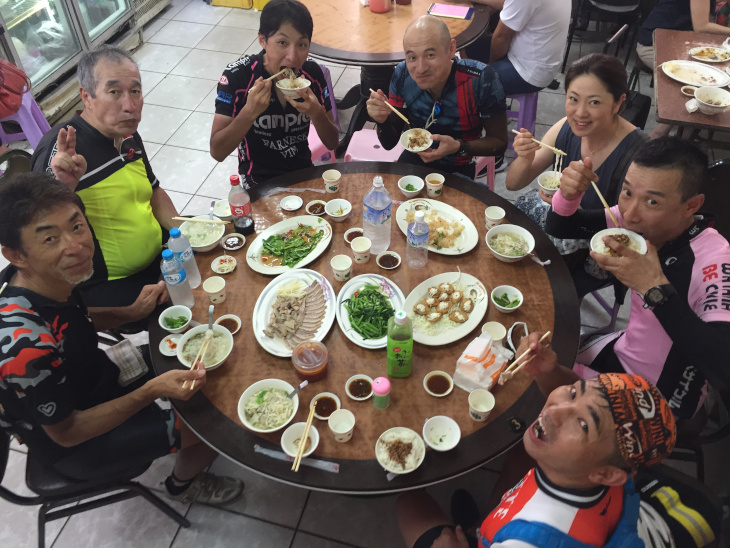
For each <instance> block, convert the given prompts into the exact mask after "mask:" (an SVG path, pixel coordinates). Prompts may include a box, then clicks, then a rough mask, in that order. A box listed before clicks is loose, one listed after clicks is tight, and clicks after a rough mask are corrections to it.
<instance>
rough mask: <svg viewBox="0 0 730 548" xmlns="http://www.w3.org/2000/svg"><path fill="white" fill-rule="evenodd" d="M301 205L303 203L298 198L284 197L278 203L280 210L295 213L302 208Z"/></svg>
mask: <svg viewBox="0 0 730 548" xmlns="http://www.w3.org/2000/svg"><path fill="white" fill-rule="evenodd" d="M303 203H304V202H303V201H302V199H301V198H300V197H299V196H284V197H283V198H282V199H281V201H280V202H279V205H280V206H281V209H285V210H287V211H296V210H297V209H299V208H300V207H302V204H303Z"/></svg>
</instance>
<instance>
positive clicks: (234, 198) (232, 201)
mask: <svg viewBox="0 0 730 548" xmlns="http://www.w3.org/2000/svg"><path fill="white" fill-rule="evenodd" d="M229 180H230V181H231V191H230V192H229V193H228V204H229V205H230V207H231V215H233V226H235V227H236V232H238V233H239V234H243V235H244V236H247V235H248V234H253V231H254V226H253V218H252V217H251V197H250V196H249V195H248V192H246V189H245V188H243V186H241V178H240V176H239V175H238V174H237V173H234V174H233V175H231V176H230V178H229Z"/></svg>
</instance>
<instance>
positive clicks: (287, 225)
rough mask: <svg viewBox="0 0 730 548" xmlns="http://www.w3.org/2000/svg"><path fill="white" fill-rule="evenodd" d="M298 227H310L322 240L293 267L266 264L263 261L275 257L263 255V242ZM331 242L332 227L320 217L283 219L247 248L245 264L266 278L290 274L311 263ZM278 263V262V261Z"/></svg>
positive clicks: (306, 216) (308, 216)
mask: <svg viewBox="0 0 730 548" xmlns="http://www.w3.org/2000/svg"><path fill="white" fill-rule="evenodd" d="M299 225H306V226H310V227H312V228H313V229H314V230H318V231H321V232H322V233H323V234H322V239H321V240H320V241H319V242H318V243H317V245H316V246H315V248H314V249H313V250H312V251H310V252H309V254H308V255H307V256H306V257H304V258H303V259H301V260H300V261H299V262H298V263H297V264H295V265H294V266H293V267H290V266H284V265H282V264H276V262H277V261H275V260H273V261H272V262H273V263H274V264H273V266H271V265H270V264H267V263H266V262H265V261H264V260H265V259H275V257H269V256H266V255H264V254H263V248H264V240H266V239H267V238H270V237H271V236H274V235H276V234H285V233H287V232H289V231H290V230H294V229H295V228H297V227H298V226H299ZM331 240H332V225H330V224H329V222H327V220H326V219H323V218H322V217H315V216H314V215H300V216H299V217H292V218H291V219H285V220H284V221H281V222H279V223H276V224H275V225H273V226H270V227H269V228H267V229H266V230H264V231H263V232H262V233H261V234H259V235H258V236H257V237H256V239H255V240H254V241H253V242H252V243H251V245H250V246H249V247H248V253H246V262H247V263H248V266H250V267H251V269H252V270H254V271H256V272H258V273H259V274H266V275H267V276H276V275H278V274H283V273H284V272H290V271H292V270H294V269H295V268H302V267H303V266H307V265H308V264H309V263H311V262H313V261H314V260H315V259H316V258H317V257H319V256H320V255H321V254H322V253H324V250H325V249H327V246H329V245H330V241H331ZM278 262H279V263H280V261H278Z"/></svg>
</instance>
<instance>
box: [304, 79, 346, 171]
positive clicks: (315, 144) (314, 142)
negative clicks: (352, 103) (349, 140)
mask: <svg viewBox="0 0 730 548" xmlns="http://www.w3.org/2000/svg"><path fill="white" fill-rule="evenodd" d="M319 68H321V69H322V73H323V74H324V79H325V80H326V81H327V90H328V91H329V94H330V104H331V105H332V117H333V118H334V120H335V125H336V126H337V129H338V130H341V128H340V118H339V116H338V115H337V103H336V101H335V91H334V88H333V87H332V75H331V74H330V69H328V68H327V67H326V66H325V65H319ZM307 142H308V143H309V150H310V151H311V152H312V161H313V162H316V161H317V160H330V161H331V162H334V161H335V152H334V151H333V150H329V149H328V148H327V147H326V146H325V145H324V143H323V142H322V140H321V139H320V138H319V135H318V134H317V130H316V129H314V125H313V124H310V126H309V137H308V138H307ZM325 156H326V158H325Z"/></svg>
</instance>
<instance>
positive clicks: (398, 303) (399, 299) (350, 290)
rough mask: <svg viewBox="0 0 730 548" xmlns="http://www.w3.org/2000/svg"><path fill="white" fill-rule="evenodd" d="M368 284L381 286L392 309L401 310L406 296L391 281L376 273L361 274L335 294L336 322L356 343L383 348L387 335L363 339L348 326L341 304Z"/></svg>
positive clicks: (348, 320) (386, 341)
mask: <svg viewBox="0 0 730 548" xmlns="http://www.w3.org/2000/svg"><path fill="white" fill-rule="evenodd" d="M368 284H372V285H379V286H380V287H381V293H383V294H384V295H385V296H386V297H388V298H389V299H390V304H391V305H392V306H393V310H403V307H404V306H405V302H406V298H405V295H403V292H402V291H401V290H400V288H399V287H398V286H397V285H395V284H394V283H393V282H391V281H390V280H389V279H388V278H385V277H383V276H379V275H378V274H361V275H360V276H355V277H354V278H352V279H351V280H350V281H349V282H347V283H346V284H345V285H344V286H343V287H342V289H340V294H339V295H337V306H336V307H335V314H336V315H337V324H338V325H339V326H340V329H341V330H342V332H343V333H344V334H345V337H347V338H348V339H350V340H351V341H352V342H354V343H355V344H356V345H358V346H362V347H363V348H370V349H374V348H385V347H386V346H387V345H388V336H387V335H386V336H385V337H381V338H380V339H363V337H362V335H360V333H358V332H357V331H355V330H354V329H352V327H351V326H350V315H349V314H348V313H347V310H346V309H345V306H344V304H343V302H344V301H345V299H349V298H350V297H352V295H353V294H354V293H355V291H358V290H360V289H362V288H363V287H365V286H366V285H368Z"/></svg>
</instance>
